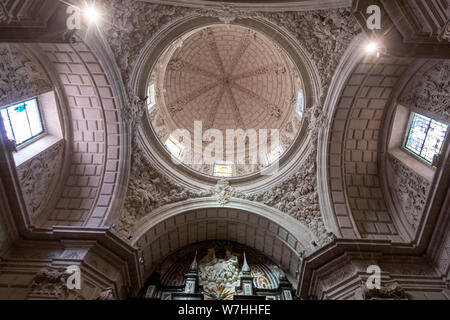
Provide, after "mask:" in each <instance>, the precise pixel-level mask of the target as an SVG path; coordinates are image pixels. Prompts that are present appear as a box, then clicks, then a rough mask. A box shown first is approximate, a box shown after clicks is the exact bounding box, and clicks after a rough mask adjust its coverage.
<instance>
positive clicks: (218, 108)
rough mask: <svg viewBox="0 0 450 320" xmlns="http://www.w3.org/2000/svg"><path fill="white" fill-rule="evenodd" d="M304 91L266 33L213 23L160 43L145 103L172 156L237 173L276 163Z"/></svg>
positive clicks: (208, 170) (295, 126) (204, 168)
mask: <svg viewBox="0 0 450 320" xmlns="http://www.w3.org/2000/svg"><path fill="white" fill-rule="evenodd" d="M303 92H304V90H303V84H302V80H301V77H300V75H299V72H298V70H297V68H296V67H295V66H294V64H293V63H292V61H291V59H290V58H289V56H288V55H287V53H286V52H285V51H284V50H283V49H282V48H280V46H278V45H277V44H276V43H275V42H274V41H273V40H271V39H270V38H269V37H267V36H265V35H264V34H262V33H259V32H257V31H255V30H252V29H249V28H245V27H242V26H236V25H212V26H208V27H205V28H201V29H197V30H194V31H192V32H190V33H188V34H186V35H184V36H183V37H181V38H179V39H177V40H176V41H175V42H174V43H173V44H172V45H171V46H169V47H168V48H167V49H166V50H165V52H164V53H163V54H162V55H161V57H160V58H159V60H158V62H157V64H156V66H155V68H154V69H153V72H152V75H151V77H150V82H149V84H148V99H147V101H148V104H147V106H148V112H149V118H150V121H151V124H152V126H153V129H154V132H155V133H156V135H157V137H158V138H159V140H160V141H161V143H162V144H163V145H164V147H165V148H166V150H167V152H169V153H170V154H171V156H172V160H173V161H176V162H181V163H183V164H185V165H187V166H189V167H191V168H192V169H194V170H197V171H200V172H201V173H204V174H207V175H212V176H217V177H236V176H243V175H247V174H251V173H256V172H264V170H265V169H268V168H273V167H275V166H278V162H279V160H280V158H281V157H282V156H283V154H284V153H285V152H286V150H287V149H288V148H289V146H290V144H291V143H292V142H293V140H294V139H295V137H296V135H297V132H298V130H299V129H300V125H301V119H302V115H303V107H304V106H303V103H304V97H303Z"/></svg>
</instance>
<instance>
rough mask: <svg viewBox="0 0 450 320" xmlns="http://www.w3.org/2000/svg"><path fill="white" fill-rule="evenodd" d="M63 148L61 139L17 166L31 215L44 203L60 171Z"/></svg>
mask: <svg viewBox="0 0 450 320" xmlns="http://www.w3.org/2000/svg"><path fill="white" fill-rule="evenodd" d="M63 150H64V142H63V141H62V140H61V141H60V142H58V143H56V144H55V145H53V146H52V147H50V148H49V149H47V150H45V151H44V152H41V153H40V154H38V155H37V156H36V157H34V158H32V159H31V160H29V161H27V162H25V163H23V164H21V165H20V166H19V167H18V168H17V173H18V176H19V181H20V186H21V188H22V191H23V195H24V198H25V202H26V204H27V206H28V208H29V210H30V212H31V214H32V216H36V215H37V214H38V213H39V211H40V209H42V207H43V205H45V197H46V196H47V195H48V192H49V188H50V187H51V185H52V182H53V181H54V180H55V178H57V177H58V174H59V171H60V167H61V162H62V157H63Z"/></svg>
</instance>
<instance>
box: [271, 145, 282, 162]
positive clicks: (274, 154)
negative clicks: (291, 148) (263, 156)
mask: <svg viewBox="0 0 450 320" xmlns="http://www.w3.org/2000/svg"><path fill="white" fill-rule="evenodd" d="M282 153H283V147H282V146H278V147H276V148H275V149H273V150H272V151H271V152H269V153H268V154H267V163H268V164H272V163H274V162H275V161H276V160H278V159H280V157H281V154H282Z"/></svg>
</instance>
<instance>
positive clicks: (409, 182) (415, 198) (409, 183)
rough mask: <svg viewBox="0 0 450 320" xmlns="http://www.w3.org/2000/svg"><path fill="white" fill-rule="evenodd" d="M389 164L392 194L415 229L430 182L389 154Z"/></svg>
mask: <svg viewBox="0 0 450 320" xmlns="http://www.w3.org/2000/svg"><path fill="white" fill-rule="evenodd" d="M389 163H390V166H391V174H390V175H389V176H390V179H392V186H393V192H394V196H395V197H396V198H397V200H398V203H399V204H400V206H401V208H402V211H403V213H404V214H405V216H406V219H407V221H408V222H409V223H410V225H411V226H412V227H413V228H414V230H417V226H418V223H419V221H420V217H421V215H422V212H423V209H424V207H425V202H426V199H427V195H428V191H429V190H430V186H431V185H430V182H429V181H428V180H426V179H425V178H423V177H422V176H420V175H418V174H417V173H416V172H414V171H413V170H412V169H410V168H409V167H408V166H406V165H405V164H403V162H401V161H400V160H398V159H397V158H395V157H394V156H393V155H391V154H389Z"/></svg>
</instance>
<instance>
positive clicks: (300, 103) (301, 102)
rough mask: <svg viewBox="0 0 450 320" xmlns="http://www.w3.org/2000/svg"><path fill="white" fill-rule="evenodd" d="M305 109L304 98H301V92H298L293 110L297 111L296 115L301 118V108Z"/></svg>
mask: <svg viewBox="0 0 450 320" xmlns="http://www.w3.org/2000/svg"><path fill="white" fill-rule="evenodd" d="M304 107H305V98H304V96H303V92H302V91H299V92H298V95H297V106H296V108H295V111H297V114H298V115H299V116H300V117H301V116H303V108H304Z"/></svg>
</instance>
